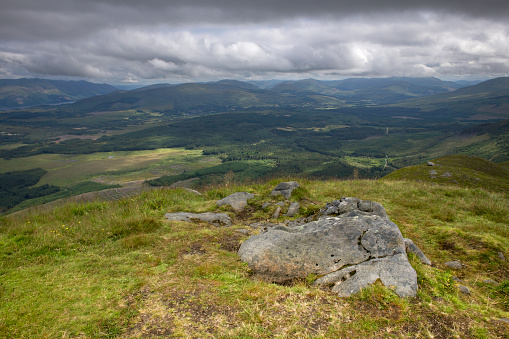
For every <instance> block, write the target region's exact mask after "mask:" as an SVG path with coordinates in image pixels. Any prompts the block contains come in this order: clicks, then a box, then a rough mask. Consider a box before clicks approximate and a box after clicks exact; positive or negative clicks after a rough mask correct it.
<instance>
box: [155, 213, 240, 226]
mask: <svg viewBox="0 0 509 339" xmlns="http://www.w3.org/2000/svg"><path fill="white" fill-rule="evenodd" d="M164 216H165V218H166V220H173V221H188V222H193V221H205V222H208V223H209V224H212V225H218V226H230V225H231V224H232V218H230V216H229V215H228V214H226V213H212V212H205V213H189V212H177V213H166V214H165V215H164Z"/></svg>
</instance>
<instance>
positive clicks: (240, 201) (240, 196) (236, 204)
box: [216, 192, 254, 213]
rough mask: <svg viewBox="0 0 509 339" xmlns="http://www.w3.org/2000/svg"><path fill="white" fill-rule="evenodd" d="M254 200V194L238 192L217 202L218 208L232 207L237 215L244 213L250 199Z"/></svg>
mask: <svg viewBox="0 0 509 339" xmlns="http://www.w3.org/2000/svg"><path fill="white" fill-rule="evenodd" d="M251 198H254V194H251V193H246V192H236V193H233V194H230V195H229V196H227V197H226V198H223V199H221V200H218V201H216V205H217V206H223V205H230V206H231V207H232V209H233V211H235V213H239V212H242V211H243V210H244V208H245V207H246V206H247V201H248V199H251Z"/></svg>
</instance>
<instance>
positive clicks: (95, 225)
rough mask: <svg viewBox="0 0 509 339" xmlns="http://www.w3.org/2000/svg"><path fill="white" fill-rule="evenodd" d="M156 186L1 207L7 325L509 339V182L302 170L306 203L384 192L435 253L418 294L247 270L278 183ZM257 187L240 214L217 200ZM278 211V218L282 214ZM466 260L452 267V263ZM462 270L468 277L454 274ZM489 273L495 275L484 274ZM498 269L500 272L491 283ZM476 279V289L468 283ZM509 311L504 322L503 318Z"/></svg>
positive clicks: (400, 219) (409, 232)
mask: <svg viewBox="0 0 509 339" xmlns="http://www.w3.org/2000/svg"><path fill="white" fill-rule="evenodd" d="M229 179H230V180H229V181H225V182H224V183H223V184H222V185H220V186H209V187H204V188H202V190H201V192H202V195H196V194H195V193H192V192H189V191H185V190H182V189H177V190H168V189H160V190H153V191H149V192H145V193H142V194H140V195H138V196H134V197H130V198H128V199H122V200H119V201H114V202H101V201H94V202H89V203H76V202H68V203H62V204H60V205H57V206H53V207H52V208H45V207H39V208H36V209H32V210H30V211H25V212H18V213H16V214H11V215H8V216H4V217H2V218H1V223H0V225H1V226H0V256H1V258H2V260H1V261H0V262H1V265H2V266H1V267H0V275H1V277H2V283H1V284H0V336H1V337H11V338H22V337H38V338H41V337H48V338H56V337H58V338H74V337H83V338H147V337H152V338H164V337H183V336H184V337H200V338H274V337H278V338H322V337H328V338H330V337H335V338H346V337H348V338H387V337H394V338H416V337H421V338H428V337H435V338H448V337H461V338H508V336H507V334H508V333H509V324H508V323H507V319H508V318H509V290H508V286H509V264H508V261H504V260H502V259H501V258H500V254H499V253H503V254H504V255H505V256H506V257H507V256H508V255H509V241H508V239H509V228H508V225H509V219H508V216H509V205H508V201H509V199H508V196H507V193H497V192H491V191H486V190H483V189H478V188H475V189H470V188H462V187H454V186H437V185H435V184H432V183H424V182H421V183H419V182H415V181H414V182H408V181H405V182H404V181H390V180H388V179H387V180H356V181H338V180H327V181H317V180H305V179H302V178H285V179H284V180H290V179H297V180H298V181H299V183H300V184H301V188H299V190H298V192H297V193H296V194H295V195H294V197H292V198H291V199H292V201H293V200H299V201H300V202H301V210H300V214H299V215H297V216H296V217H300V216H305V215H307V214H309V213H313V211H316V210H317V209H318V208H320V207H322V206H324V205H325V203H326V202H329V201H332V200H334V199H337V198H339V197H340V196H356V197H359V198H361V199H365V200H373V201H377V202H380V203H382V204H383V205H384V206H385V208H386V210H387V213H388V215H389V217H390V218H391V220H393V221H394V222H395V223H396V224H397V225H399V227H400V229H401V231H402V233H403V236H405V237H409V238H411V239H413V241H414V242H415V243H416V244H417V245H418V246H419V247H420V248H421V249H422V250H423V251H424V253H425V254H426V255H427V256H428V257H429V258H430V259H431V261H432V262H433V266H431V267H429V266H425V265H423V264H421V263H420V261H419V260H418V259H417V258H416V257H414V256H410V261H411V263H412V265H413V267H414V268H415V269H416V271H417V274H418V283H419V290H418V296H417V297H416V298H411V299H401V298H399V297H397V296H396V295H395V294H394V293H393V292H392V291H391V290H390V289H387V288H385V287H383V286H381V285H379V284H374V285H373V286H372V287H370V288H367V289H365V290H363V291H362V293H360V294H358V295H355V296H352V297H349V298H340V297H338V296H337V295H334V294H332V293H331V292H329V291H327V290H323V289H318V288H316V287H313V286H312V285H311V283H312V281H313V280H314V279H315V278H316V277H309V279H305V280H302V281H295V282H293V283H291V284H287V285H277V284H271V283H267V282H264V281H260V280H256V279H253V277H251V273H250V271H249V269H248V268H247V266H246V265H245V264H243V263H242V262H240V260H239V258H238V256H237V255H236V250H237V249H238V246H239V244H240V243H241V242H242V241H243V240H245V239H246V238H247V237H246V236H245V235H244V234H242V233H239V232H237V231H236V230H237V229H247V230H248V231H249V232H250V233H251V234H254V233H256V232H258V231H259V229H257V228H254V227H250V226H249V225H250V224H251V223H253V222H259V221H262V220H267V219H270V216H271V214H272V212H273V211H272V210H267V211H264V210H262V209H260V206H261V205H262V204H263V202H265V201H273V199H274V198H271V197H270V196H269V194H270V191H271V190H272V188H273V187H274V186H275V185H276V184H277V183H278V182H279V181H276V180H272V181H260V182H258V183H253V184H249V185H244V184H239V183H236V179H235V176H233V177H230V178H229ZM237 191H245V192H252V193H254V194H255V195H256V197H255V198H254V199H252V200H250V206H251V207H250V208H249V209H248V210H247V211H245V212H244V213H241V214H235V213H233V212H232V211H231V210H230V209H229V207H221V208H219V207H217V206H216V205H215V201H216V200H218V199H220V198H223V197H225V196H227V195H229V194H231V193H233V192H237ZM176 211H191V212H205V211H213V212H226V213H229V214H230V215H231V216H232V217H233V219H234V225H233V226H231V227H214V226H211V225H208V224H206V223H186V222H169V221H165V220H164V217H163V215H164V213H166V212H176ZM284 219H286V218H283V219H281V220H279V222H282V221H284ZM450 260H459V261H461V262H462V263H463V264H464V265H465V266H464V268H463V269H460V270H454V269H451V268H448V267H446V266H445V265H444V262H446V261H450ZM458 279H459V280H458ZM488 279H491V280H488ZM491 281H494V282H491ZM459 285H464V286H467V287H468V288H469V289H470V291H471V293H470V294H463V293H461V292H459V290H458V286H459ZM504 319H506V320H504Z"/></svg>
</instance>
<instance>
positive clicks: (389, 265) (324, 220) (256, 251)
mask: <svg viewBox="0 0 509 339" xmlns="http://www.w3.org/2000/svg"><path fill="white" fill-rule="evenodd" d="M320 215H321V217H320V218H319V219H318V220H316V221H312V222H309V223H306V224H303V225H296V226H275V227H271V228H267V229H265V230H264V231H263V232H262V233H260V234H258V235H254V236H251V237H250V238H249V239H248V240H246V241H245V242H244V243H243V244H242V245H241V247H240V249H239V256H240V258H241V260H242V261H244V262H246V263H247V264H248V265H249V267H250V268H251V269H252V270H253V271H254V273H255V274H257V275H259V276H262V277H264V278H266V279H268V280H270V281H274V282H283V281H286V280H290V279H293V278H304V277H307V276H308V275H309V274H316V275H319V276H321V278H319V279H318V280H317V281H316V283H317V284H326V285H334V287H333V288H332V290H333V291H335V292H338V293H339V294H340V295H342V296H348V295H350V294H352V293H355V292H358V291H359V290H360V289H361V288H363V287H365V286H367V285H368V284H372V283H373V282H375V281H376V280H378V279H380V280H381V281H382V283H384V284H385V285H387V286H393V287H395V289H396V293H397V294H398V295H400V296H405V297H406V296H415V294H416V291H417V275H416V273H415V270H414V269H413V268H412V267H411V265H410V264H409V262H408V259H407V256H406V252H405V242H404V240H403V237H402V235H401V232H400V230H399V228H398V226H397V225H396V224H394V223H393V222H391V221H390V220H389V218H388V217H387V214H386V213H385V210H384V208H383V206H382V205H380V204H378V203H375V202H371V201H362V200H360V199H357V198H342V199H341V200H335V201H333V202H332V203H330V204H327V206H325V208H324V209H322V211H321V213H320Z"/></svg>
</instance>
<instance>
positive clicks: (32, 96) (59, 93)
mask: <svg viewBox="0 0 509 339" xmlns="http://www.w3.org/2000/svg"><path fill="white" fill-rule="evenodd" d="M116 90H117V89H116V88H115V87H113V86H111V85H107V84H95V83H91V82H88V81H64V80H48V79H0V109H3V110H6V109H14V108H22V107H30V106H39V105H52V104H61V103H68V102H72V101H76V100H80V99H84V98H88V97H91V96H96V95H101V94H106V93H110V92H113V91H116Z"/></svg>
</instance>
